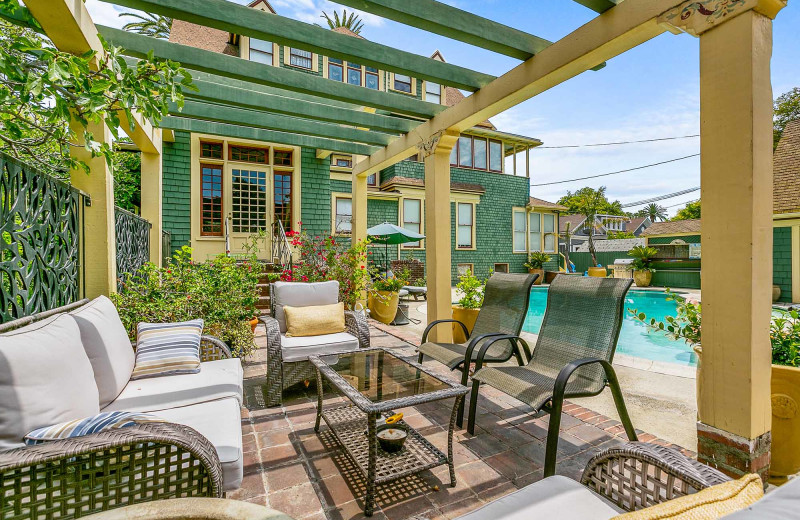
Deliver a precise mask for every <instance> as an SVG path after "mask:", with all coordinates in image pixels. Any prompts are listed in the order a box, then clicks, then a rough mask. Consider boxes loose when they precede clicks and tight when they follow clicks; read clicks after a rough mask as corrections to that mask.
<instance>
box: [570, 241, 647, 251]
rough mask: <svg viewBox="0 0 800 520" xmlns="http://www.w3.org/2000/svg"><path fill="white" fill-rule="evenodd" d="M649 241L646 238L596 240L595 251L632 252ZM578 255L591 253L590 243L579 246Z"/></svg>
mask: <svg viewBox="0 0 800 520" xmlns="http://www.w3.org/2000/svg"><path fill="white" fill-rule="evenodd" d="M646 242H647V240H645V239H644V238H622V239H619V240H594V250H595V251H597V252H598V253H601V252H611V251H630V250H631V249H633V248H634V247H636V246H643V245H645V243H646ZM575 251H576V252H578V253H588V252H589V242H588V241H587V242H586V243H584V244H581V245H580V246H578V248H577V249H576V250H575Z"/></svg>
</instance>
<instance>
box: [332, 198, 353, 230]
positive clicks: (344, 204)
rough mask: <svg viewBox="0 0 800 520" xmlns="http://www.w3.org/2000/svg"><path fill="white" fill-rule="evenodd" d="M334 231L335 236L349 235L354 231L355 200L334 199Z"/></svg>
mask: <svg viewBox="0 0 800 520" xmlns="http://www.w3.org/2000/svg"><path fill="white" fill-rule="evenodd" d="M334 212H335V216H334V226H335V228H334V230H333V233H334V234H335V235H349V234H350V233H351V232H352V231H353V199H351V198H346V197H336V198H334Z"/></svg>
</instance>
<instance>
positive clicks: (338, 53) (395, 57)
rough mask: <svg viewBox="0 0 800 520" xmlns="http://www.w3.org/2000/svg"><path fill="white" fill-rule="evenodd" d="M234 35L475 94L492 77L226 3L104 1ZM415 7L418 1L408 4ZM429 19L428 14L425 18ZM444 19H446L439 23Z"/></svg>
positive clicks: (200, 0)
mask: <svg viewBox="0 0 800 520" xmlns="http://www.w3.org/2000/svg"><path fill="white" fill-rule="evenodd" d="M102 1H103V2H108V3H112V4H116V5H121V6H125V7H130V8H133V9H139V10H141V11H146V12H148V13H155V14H160V15H164V16H169V17H171V18H176V19H178V20H185V21H187V22H191V23H195V24H197V25H203V26H206V27H212V28H214V29H219V30H222V31H227V32H230V33H234V34H241V35H245V36H250V37H252V38H257V39H260V40H268V41H271V42H275V43H278V44H281V45H288V46H291V47H297V48H300V49H305V50H308V51H313V52H316V53H318V54H322V55H325V56H330V57H333V58H340V59H344V60H347V61H352V62H355V63H360V64H362V65H368V66H370V67H376V68H378V69H382V70H389V71H392V72H397V73H400V74H407V75H409V76H412V77H415V78H420V79H424V80H427V81H433V82H435V83H442V84H445V85H450V86H452V87H456V88H460V89H464V90H469V91H475V90H478V89H479V88H481V87H484V86H486V85H487V84H488V83H490V82H491V81H492V80H494V79H495V77H494V76H492V75H490V74H484V73H482V72H477V71H474V70H470V69H467V68H465V67H460V66H458V65H453V64H450V63H444V62H441V61H438V60H434V59H431V58H427V57H424V56H419V55H417V54H412V53H410V52H405V51H401V50H399V49H395V48H392V47H389V46H388V45H382V44H380V43H375V42H371V41H369V40H364V39H360V38H353V37H352V36H347V35H344V34H340V33H337V32H335V31H330V30H327V29H323V28H322V27H317V26H315V25H312V24H308V23H304V22H300V21H298V20H293V19H291V18H286V17H284V16H279V15H276V14H272V13H267V12H265V11H261V10H258V9H252V8H250V7H246V6H243V5H239V4H235V3H233V2H229V1H228V0H102ZM406 3H407V4H413V3H416V2H407V1H406ZM426 16H427V14H426ZM443 20H447V19H443Z"/></svg>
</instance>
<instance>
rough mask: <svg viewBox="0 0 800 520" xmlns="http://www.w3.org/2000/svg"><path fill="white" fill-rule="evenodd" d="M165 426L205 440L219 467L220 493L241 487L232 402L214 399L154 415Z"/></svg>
mask: <svg viewBox="0 0 800 520" xmlns="http://www.w3.org/2000/svg"><path fill="white" fill-rule="evenodd" d="M158 416H159V417H161V418H162V419H164V420H165V421H167V422H172V423H178V424H184V425H186V426H189V427H190V428H194V429H195V430H197V432H198V433H199V434H200V435H202V436H203V437H205V438H206V439H208V440H209V441H210V442H211V444H213V445H214V448H216V450H217V455H219V461H220V462H221V463H222V477H223V490H224V491H233V490H235V489H238V488H239V486H240V485H241V484H242V476H243V473H244V462H243V460H242V425H241V417H242V416H241V408H240V406H239V401H237V400H236V399H218V400H216V401H209V402H207V403H200V404H195V405H192V406H181V407H179V408H172V409H169V410H162V411H160V412H158Z"/></svg>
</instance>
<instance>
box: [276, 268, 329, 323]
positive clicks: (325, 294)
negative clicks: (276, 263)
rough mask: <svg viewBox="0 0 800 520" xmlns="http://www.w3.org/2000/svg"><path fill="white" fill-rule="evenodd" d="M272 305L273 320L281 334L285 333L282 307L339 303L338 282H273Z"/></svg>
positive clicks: (284, 315) (284, 318) (284, 317)
mask: <svg viewBox="0 0 800 520" xmlns="http://www.w3.org/2000/svg"><path fill="white" fill-rule="evenodd" d="M271 296H272V304H273V309H274V311H275V319H276V320H278V325H279V326H280V329H281V332H282V333H285V332H286V314H285V313H284V312H283V307H284V305H288V306H289V307H309V306H312V305H331V304H333V303H338V302H339V282H337V281H336V280H332V281H330V282H315V283H299V282H275V283H274V284H272V294H271Z"/></svg>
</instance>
